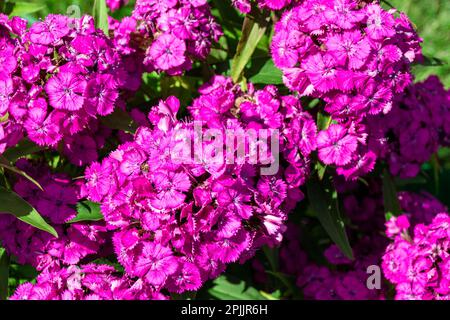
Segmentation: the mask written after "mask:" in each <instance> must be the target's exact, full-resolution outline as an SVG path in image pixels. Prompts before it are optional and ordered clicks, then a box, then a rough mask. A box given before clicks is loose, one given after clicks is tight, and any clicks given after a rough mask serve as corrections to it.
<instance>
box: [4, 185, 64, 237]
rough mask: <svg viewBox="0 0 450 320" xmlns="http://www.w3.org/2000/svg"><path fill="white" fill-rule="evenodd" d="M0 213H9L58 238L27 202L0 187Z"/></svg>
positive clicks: (53, 230) (54, 231)
mask: <svg viewBox="0 0 450 320" xmlns="http://www.w3.org/2000/svg"><path fill="white" fill-rule="evenodd" d="M0 212H1V213H9V214H12V215H14V216H16V217H17V219H19V220H21V221H23V222H25V223H28V224H29V225H31V226H33V227H35V228H38V229H40V230H43V231H46V232H48V233H50V234H51V235H53V236H55V237H58V234H57V233H56V230H55V229H54V228H53V227H52V226H51V225H49V224H48V223H47V222H46V221H45V220H44V219H43V218H42V217H41V215H40V214H39V212H38V211H37V210H36V209H35V208H33V206H31V204H29V203H28V202H27V201H25V200H24V199H22V198H21V197H20V196H19V195H18V194H17V193H15V192H13V191H10V190H6V189H5V188H3V187H0Z"/></svg>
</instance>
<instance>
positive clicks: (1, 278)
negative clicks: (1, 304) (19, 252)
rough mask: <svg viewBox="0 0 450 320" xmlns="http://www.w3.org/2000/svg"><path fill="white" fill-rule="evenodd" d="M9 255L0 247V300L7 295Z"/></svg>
mask: <svg viewBox="0 0 450 320" xmlns="http://www.w3.org/2000/svg"><path fill="white" fill-rule="evenodd" d="M8 279H9V255H8V254H7V253H6V250H5V249H3V248H2V247H0V300H5V299H6V298H7V297H8Z"/></svg>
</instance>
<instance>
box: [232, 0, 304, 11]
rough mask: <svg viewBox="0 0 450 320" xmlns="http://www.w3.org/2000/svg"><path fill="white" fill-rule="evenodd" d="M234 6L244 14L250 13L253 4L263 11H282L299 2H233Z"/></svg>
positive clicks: (260, 0) (293, 0) (291, 0)
mask: <svg viewBox="0 0 450 320" xmlns="http://www.w3.org/2000/svg"><path fill="white" fill-rule="evenodd" d="M231 1H232V3H233V5H234V6H235V7H236V8H237V9H239V11H241V12H242V13H250V11H251V9H252V3H256V4H257V5H258V7H259V8H261V9H268V10H281V9H284V8H286V7H287V6H289V5H290V4H292V3H295V2H296V1H297V0H254V1H253V0H231Z"/></svg>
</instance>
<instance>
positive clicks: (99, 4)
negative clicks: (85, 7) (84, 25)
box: [92, 0, 109, 35]
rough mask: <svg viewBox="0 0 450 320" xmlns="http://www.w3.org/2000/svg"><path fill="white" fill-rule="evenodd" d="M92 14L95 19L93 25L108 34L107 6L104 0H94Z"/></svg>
mask: <svg viewBox="0 0 450 320" xmlns="http://www.w3.org/2000/svg"><path fill="white" fill-rule="evenodd" d="M93 10H94V11H93V14H92V16H93V17H94V20H95V26H96V27H97V28H99V29H101V30H103V32H104V33H105V34H106V35H108V33H109V24H108V7H107V6H106V1H105V0H94V8H93Z"/></svg>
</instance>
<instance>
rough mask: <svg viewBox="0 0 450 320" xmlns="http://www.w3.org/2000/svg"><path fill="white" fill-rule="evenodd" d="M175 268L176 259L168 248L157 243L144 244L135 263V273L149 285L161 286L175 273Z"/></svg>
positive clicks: (176, 265)
mask: <svg viewBox="0 0 450 320" xmlns="http://www.w3.org/2000/svg"><path fill="white" fill-rule="evenodd" d="M177 267H178V262H177V259H176V258H175V257H174V256H173V253H172V251H171V250H170V249H169V248H166V247H163V246H161V245H160V244H159V243H153V242H146V243H144V245H143V248H142V254H141V255H140V257H139V259H138V260H137V262H136V267H135V273H136V275H137V276H140V277H145V279H146V280H147V282H148V283H149V284H152V285H154V286H161V285H163V284H164V282H165V281H166V280H167V277H168V276H170V275H172V274H173V273H175V272H176V270H177Z"/></svg>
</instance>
